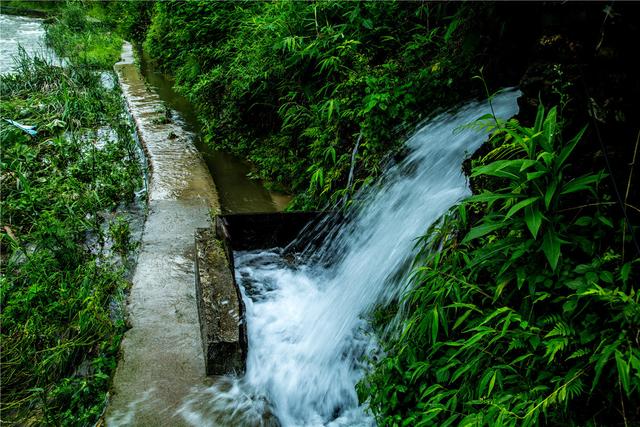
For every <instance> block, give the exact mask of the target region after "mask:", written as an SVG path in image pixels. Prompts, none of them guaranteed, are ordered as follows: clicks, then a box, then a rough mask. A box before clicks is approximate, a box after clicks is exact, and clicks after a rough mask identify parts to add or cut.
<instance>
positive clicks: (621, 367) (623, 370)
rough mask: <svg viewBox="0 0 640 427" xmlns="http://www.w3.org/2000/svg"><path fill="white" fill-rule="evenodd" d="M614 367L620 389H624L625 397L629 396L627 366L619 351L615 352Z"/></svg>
mask: <svg viewBox="0 0 640 427" xmlns="http://www.w3.org/2000/svg"><path fill="white" fill-rule="evenodd" d="M615 354H616V367H617V368H618V378H619V379H620V383H621V384H622V388H624V391H625V393H626V394H627V396H629V395H630V390H631V386H630V381H629V364H628V363H627V362H626V361H625V360H623V359H622V353H620V351H619V350H616V353H615Z"/></svg>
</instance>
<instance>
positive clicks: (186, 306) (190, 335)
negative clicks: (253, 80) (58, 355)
mask: <svg viewBox="0 0 640 427" xmlns="http://www.w3.org/2000/svg"><path fill="white" fill-rule="evenodd" d="M122 57H123V60H122V61H121V62H119V63H118V64H116V66H115V69H116V72H117V74H118V77H119V80H120V85H121V87H122V91H123V94H124V97H125V99H126V101H127V103H128V105H129V109H130V111H131V114H132V115H133V119H134V121H135V124H136V127H137V130H138V135H139V137H140V140H141V142H142V145H143V146H144V148H145V151H146V153H147V159H148V162H149V167H150V169H151V173H150V179H149V216H148V218H147V221H146V225H145V230H144V234H143V236H142V242H141V245H142V246H141V249H140V255H139V259H138V265H137V267H136V271H135V274H134V278H133V287H132V289H131V293H130V295H129V300H128V306H127V309H128V316H129V322H130V325H131V329H130V330H128V331H127V333H126V334H125V336H124V339H123V341H122V345H121V352H122V354H121V358H120V361H119V363H118V368H117V370H116V374H115V377H114V384H113V388H112V395H111V399H110V403H109V406H108V408H107V413H106V423H107V425H108V426H154V427H155V426H179V425H183V424H184V422H183V421H182V420H181V418H179V417H178V416H177V415H176V414H175V412H176V410H177V409H178V407H179V406H180V404H181V403H182V401H183V399H184V397H185V396H186V395H187V394H188V392H189V391H190V389H191V388H192V387H193V386H197V385H200V384H204V383H205V381H206V378H205V376H204V372H205V371H204V360H203V355H202V344H201V338H200V329H199V325H198V312H197V307H196V299H195V285H194V282H195V272H194V231H195V229H196V228H201V227H208V226H210V222H211V218H210V210H212V211H213V212H214V213H218V212H219V205H218V196H217V194H216V189H215V187H214V184H213V180H212V179H211V176H210V175H209V171H208V170H207V167H206V165H205V163H204V161H203V160H202V158H201V156H200V154H199V153H198V151H197V149H196V148H195V147H194V144H193V141H192V138H191V136H190V135H189V133H188V132H185V130H184V129H181V128H180V127H179V126H178V125H176V124H174V123H172V122H171V121H170V119H167V117H166V115H165V107H164V105H163V103H162V101H161V100H160V99H159V97H158V96H157V95H156V94H154V93H151V92H150V91H149V90H148V89H147V87H146V85H145V81H144V79H143V78H142V76H141V75H140V73H139V72H138V69H137V67H136V66H135V65H134V63H133V54H132V48H131V45H130V44H128V43H127V44H125V47H124V49H123V56H122Z"/></svg>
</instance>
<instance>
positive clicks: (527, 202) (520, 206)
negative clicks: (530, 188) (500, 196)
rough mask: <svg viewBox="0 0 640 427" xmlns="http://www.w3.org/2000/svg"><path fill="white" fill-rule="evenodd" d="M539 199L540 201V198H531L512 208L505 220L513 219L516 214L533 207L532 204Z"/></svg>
mask: <svg viewBox="0 0 640 427" xmlns="http://www.w3.org/2000/svg"><path fill="white" fill-rule="evenodd" d="M539 199H540V196H535V197H529V198H528V199H525V200H523V201H521V202H518V203H516V204H515V205H513V206H512V207H511V209H509V212H507V215H506V216H505V219H508V218H511V217H512V216H513V215H514V214H515V213H516V212H518V211H519V210H521V209H523V208H525V207H527V206H529V205H531V204H532V203H535V202H536V201H538V200H539Z"/></svg>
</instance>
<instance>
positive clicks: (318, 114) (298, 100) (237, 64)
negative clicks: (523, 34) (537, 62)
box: [117, 1, 482, 209]
mask: <svg viewBox="0 0 640 427" xmlns="http://www.w3.org/2000/svg"><path fill="white" fill-rule="evenodd" d="M117 8H118V9H120V10H121V12H120V13H122V14H123V18H122V28H123V29H124V30H125V31H128V32H129V34H130V35H131V36H133V37H134V38H136V39H138V40H142V41H143V42H144V43H143V45H144V48H145V50H146V52H147V53H148V54H149V55H150V57H151V58H153V59H155V60H156V61H157V62H158V63H159V64H160V66H161V67H162V68H163V69H164V70H165V71H169V72H170V73H172V74H173V75H174V76H175V78H176V85H177V88H178V90H179V91H180V92H182V93H183V94H185V95H186V96H187V97H188V98H189V99H190V101H191V102H192V103H193V104H194V105H195V106H196V108H197V110H198V112H199V115H200V119H201V121H202V123H203V128H204V130H203V133H204V135H203V136H204V139H205V140H206V141H207V142H208V143H210V144H211V145H213V146H215V147H218V148H223V149H225V150H228V151H231V152H233V153H234V154H236V155H239V156H241V157H243V158H246V159H248V160H249V161H250V162H251V164H252V165H253V166H254V175H255V176H257V177H259V178H262V179H264V180H266V182H267V183H268V184H269V185H270V186H271V187H274V188H276V189H280V190H285V191H289V192H291V193H293V194H294V195H297V198H296V200H295V201H294V202H293V205H292V206H291V207H292V208H303V209H304V208H306V209H309V208H314V207H317V206H322V205H324V204H326V203H328V202H330V201H334V202H335V201H336V200H339V199H341V198H343V197H344V196H345V194H348V193H351V192H353V190H354V188H356V187H359V186H360V185H362V184H363V183H365V182H369V181H370V180H371V179H372V177H374V176H376V175H378V174H379V173H380V172H381V169H382V163H383V160H384V158H385V156H388V155H389V153H393V152H394V151H396V150H398V149H399V148H400V146H401V143H402V141H403V140H404V137H405V136H406V133H407V132H408V131H409V130H410V129H411V128H412V127H413V125H414V124H416V123H417V122H419V121H420V120H421V119H422V118H424V115H425V114H428V113H430V112H431V111H432V110H433V109H435V108H437V107H445V106H448V105H452V104H454V103H456V102H458V101H460V100H461V98H462V97H465V96H468V95H469V93H468V92H467V91H466V89H468V88H472V87H473V85H471V84H469V81H470V78H468V77H470V76H471V75H472V73H474V72H475V71H477V70H476V69H475V67H476V63H475V62H474V61H473V59H472V58H473V57H474V55H476V54H477V53H478V51H479V49H477V40H478V34H477V32H475V30H474V25H475V24H474V22H475V23H477V22H478V21H473V20H472V19H470V18H471V16H472V15H473V13H475V10H479V9H482V7H481V6H478V7H476V8H475V9H474V8H472V7H467V5H463V4H456V5H453V4H445V3H434V4H432V3H425V2H414V3H412V2H361V3H352V2H340V1H318V2H299V1H280V2H251V1H248V2H205V1H191V2H181V1H166V2H165V1H162V2H155V3H144V2H143V3H128V4H122V5H118V6H117ZM131 16H135V17H137V19H138V20H139V22H140V23H141V24H139V25H135V24H133V23H132V19H131V18H130V17H131ZM145 25H148V28H144V26H145ZM357 141H360V144H359V146H358V150H357V152H356V154H355V180H354V182H351V183H349V182H348V175H349V170H350V168H351V165H352V153H353V152H354V149H355V146H356V143H357Z"/></svg>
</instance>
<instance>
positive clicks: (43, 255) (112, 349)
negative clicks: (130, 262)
mask: <svg viewBox="0 0 640 427" xmlns="http://www.w3.org/2000/svg"><path fill="white" fill-rule="evenodd" d="M59 25H63V26H65V27H64V28H63V29H61V28H60V27H59ZM48 31H49V34H50V35H51V34H57V36H56V37H62V39H64V40H72V39H73V38H75V37H85V36H84V35H83V36H80V35H79V33H76V34H71V33H72V32H73V27H72V26H71V24H70V23H69V22H67V23H64V24H56V25H54V26H52V27H50V29H49V30H48ZM86 31H89V30H88V29H87V30H86ZM91 31H93V30H91ZM61 35H62V36H61ZM87 37H89V36H87ZM91 37H94V38H93V39H92V40H95V39H96V38H99V37H102V36H98V35H95V36H91ZM50 38H51V36H50ZM114 43H115V42H114ZM74 49H79V50H77V51H74ZM83 49H84V48H83V47H82V46H78V45H73V46H69V47H68V49H66V50H62V51H58V54H64V55H69V56H68V57H67V58H68V59H69V61H68V62H69V64H68V65H67V66H65V67H64V68H61V67H57V66H53V65H50V64H49V63H47V62H46V61H45V60H43V59H40V58H29V57H27V56H26V55H25V54H24V53H23V54H22V55H21V56H20V57H19V58H18V59H17V61H18V63H17V69H16V71H15V72H14V73H12V74H9V75H2V76H0V91H1V93H2V99H1V100H0V115H1V116H2V119H3V120H2V122H1V124H0V141H1V146H2V150H1V152H2V157H1V161H0V166H1V171H0V180H1V182H0V184H1V185H0V191H1V198H2V200H1V204H0V209H1V218H2V229H1V230H0V248H1V251H2V254H1V276H0V308H1V310H2V313H1V325H2V331H1V336H2V354H1V356H0V363H1V369H2V376H1V382H2V398H1V404H0V410H1V412H2V415H1V417H2V422H3V423H7V424H18V425H92V424H94V423H95V422H96V421H97V419H98V418H99V416H100V414H101V413H102V411H103V409H104V405H105V403H106V402H105V399H106V392H107V390H108V387H109V383H110V378H111V375H112V373H113V371H114V368H115V365H116V354H117V351H118V347H119V343H120V338H121V336H122V333H123V332H124V321H123V319H122V317H121V315H120V314H119V313H118V310H117V305H118V304H119V301H121V300H122V295H123V291H124V290H125V289H126V288H127V286H128V283H127V281H126V280H125V279H124V270H123V267H122V263H120V262H115V261H114V258H113V255H112V254H111V253H110V252H108V251H106V250H105V249H106V248H107V247H108V246H111V245H113V250H114V251H115V252H117V253H119V254H120V255H121V256H122V258H125V257H126V255H125V254H126V252H127V251H128V250H129V249H130V248H131V243H130V242H129V238H128V235H127V234H128V232H129V229H128V227H127V226H126V225H125V224H123V222H122V220H121V219H116V220H115V221H114V222H113V223H112V224H111V223H110V222H111V220H110V219H106V218H111V216H112V214H111V213H112V212H114V211H115V210H116V208H117V207H118V206H120V205H122V204H128V203H131V202H132V201H133V200H134V197H135V191H136V190H137V189H139V188H140V187H141V185H142V182H141V171H140V166H139V161H138V159H137V151H136V146H135V142H134V141H133V139H132V136H131V127H130V125H129V123H128V120H127V119H126V116H125V115H124V104H123V101H122V98H121V94H120V92H119V88H117V85H116V87H115V88H105V87H104V86H103V85H102V83H101V77H100V74H99V73H97V72H96V71H95V70H93V69H91V68H88V67H87V66H86V64H87V61H86V59H87V58H89V57H92V55H85V53H84V50H83ZM93 58H96V56H95V55H94V56H93ZM109 60H111V59H109ZM109 60H107V59H106V56H105V57H102V56H101V57H100V58H99V59H96V60H95V61H93V62H91V61H89V62H91V64H92V66H96V67H100V66H106V65H107V63H108V61H109ZM110 66H111V64H109V67H110ZM5 119H9V120H13V121H15V122H18V123H20V124H22V125H28V126H34V127H35V130H36V131H37V134H35V135H34V136H31V135H29V134H28V133H27V132H25V131H24V130H22V129H19V128H18V127H17V126H14V125H12V124H10V123H8V122H7V121H5ZM98 128H102V129H110V131H109V132H107V133H108V134H110V135H112V137H109V138H104V137H101V136H100V134H98V133H96V130H97V129H98Z"/></svg>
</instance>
